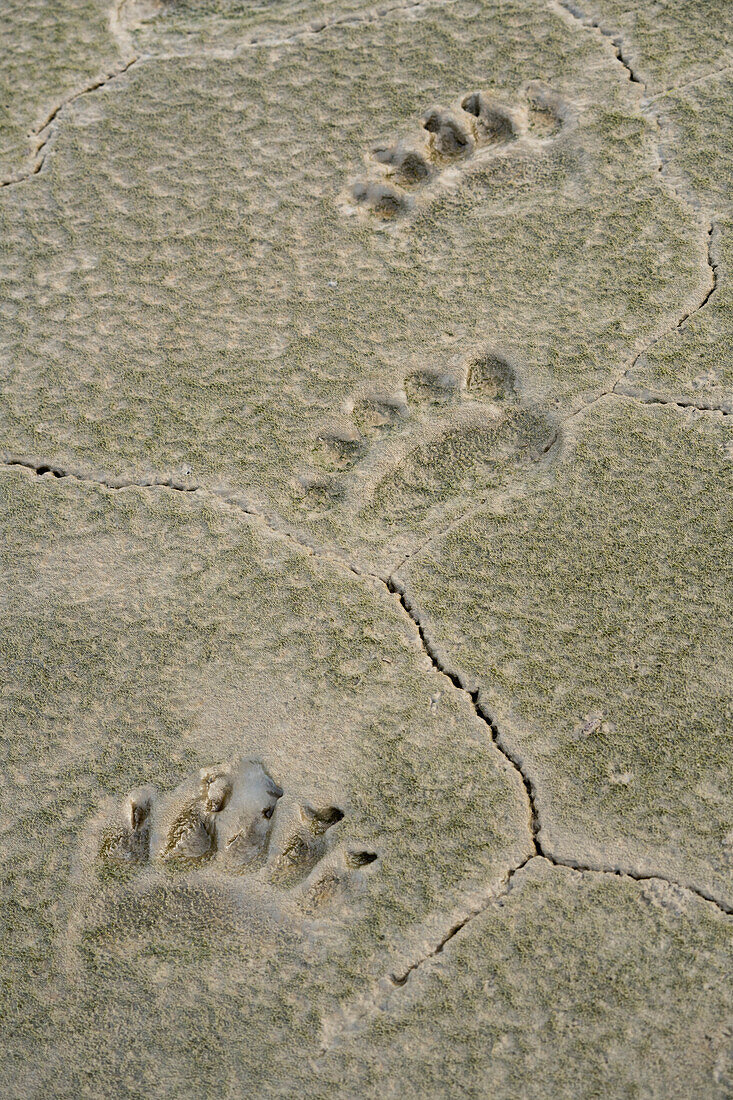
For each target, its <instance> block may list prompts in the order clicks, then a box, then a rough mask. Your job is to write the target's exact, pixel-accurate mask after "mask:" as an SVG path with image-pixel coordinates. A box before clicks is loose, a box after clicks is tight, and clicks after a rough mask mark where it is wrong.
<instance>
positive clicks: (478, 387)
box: [314, 350, 549, 504]
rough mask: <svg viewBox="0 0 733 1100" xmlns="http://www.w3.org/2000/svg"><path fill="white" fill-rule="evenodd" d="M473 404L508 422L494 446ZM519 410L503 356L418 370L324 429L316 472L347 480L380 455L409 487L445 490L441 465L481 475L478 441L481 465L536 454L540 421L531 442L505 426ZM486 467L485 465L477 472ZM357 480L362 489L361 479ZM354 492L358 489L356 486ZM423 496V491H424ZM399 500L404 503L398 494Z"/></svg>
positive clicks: (541, 434)
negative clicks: (347, 421) (348, 423)
mask: <svg viewBox="0 0 733 1100" xmlns="http://www.w3.org/2000/svg"><path fill="white" fill-rule="evenodd" d="M476 403H484V405H485V411H486V414H487V417H488V420H489V421H492V422H495V421H496V420H497V418H504V419H505V420H506V422H507V431H506V433H505V434H506V438H505V439H503V440H497V439H495V438H494V432H493V429H491V430H490V431H489V434H488V435H486V433H485V432H484V434H482V431H483V429H481V430H479V431H477V430H476V425H475V424H474V423H473V422H474V421H475V420H476V412H477V411H478V410H477V409H476ZM472 406H473V407H472ZM519 407H520V401H519V395H518V393H517V376H516V371H515V369H514V367H513V366H512V365H511V363H510V362H509V360H508V359H506V358H505V357H504V356H502V355H500V354H499V353H497V352H495V351H493V350H486V351H484V352H483V353H481V354H480V355H474V356H473V357H472V358H470V359H469V360H468V361H467V362H466V364H465V366H464V367H463V368H462V370H459V371H451V370H440V369H439V368H437V367H423V368H420V369H418V370H414V371H412V372H411V373H410V374H408V375H407V376H406V378H405V380H404V383H403V388H402V389H401V390H398V391H397V392H396V393H393V394H391V395H390V394H373V393H372V394H367V395H366V396H363V397H360V398H358V399H356V400H354V401H353V402H352V404H351V415H352V421H353V426H352V427H351V428H339V429H336V428H333V429H324V430H323V431H322V432H321V433H320V434H319V435H318V436H317V438H316V442H315V445H314V457H315V459H316V461H317V462H319V463H320V464H321V465H326V466H327V468H333V467H334V466H336V467H337V468H338V469H340V470H341V471H342V473H344V474H346V473H349V472H353V471H356V469H357V468H358V467H359V466H360V465H361V464H362V463H364V462H366V460H367V459H368V458H369V457H370V455H373V454H376V455H377V456H379V453H380V451H381V450H382V449H383V448H384V449H386V451H387V454H388V455H391V460H392V462H393V463H395V464H396V465H395V468H397V467H399V468H400V469H402V470H403V472H404V471H406V470H409V471H410V473H409V476H410V478H411V479H412V481H413V482H414V483H415V484H418V483H419V484H423V485H425V486H427V480H428V479H430V478H432V479H433V482H434V483H435V484H436V485H437V484H438V482H440V483H441V484H446V483H447V482H446V477H445V474H444V473H440V474H439V473H437V472H435V471H436V470H437V469H438V467H440V466H446V465H447V466H454V467H455V466H457V465H459V466H461V467H465V468H466V469H468V468H469V467H470V468H471V469H473V468H477V469H478V468H482V460H481V448H482V446H483V445H484V443H482V440H483V441H484V442H485V443H486V446H487V447H488V449H489V450H490V451H491V454H492V458H491V460H490V462H489V460H488V459H487V462H488V465H491V466H493V465H494V464H495V462H496V461H497V460H498V459H499V457H500V456H501V455H504V458H505V459H506V458H507V456H509V457H510V458H511V459H512V460H513V459H514V457H516V456H517V455H519V454H520V453H521V454H525V453H526V454H530V453H532V454H533V453H534V450H535V449H536V448H534V443H533V442H532V440H534V438H535V435H536V436H537V437H538V438H539V439H540V443H539V445H538V446H539V449H540V451H541V450H542V448H543V447H544V446H545V444H546V442H547V439H548V438H549V436H548V433H547V431H546V430H545V428H546V425H545V424H544V422H543V423H542V424H540V423H539V422H538V424H537V426H536V431H535V426H534V425H533V427H532V429H531V430H530V432H529V435H530V437H531V439H530V441H525V440H524V439H520V438H519V436H517V437H516V438H515V434H516V433H515V432H514V428H513V427H511V426H510V424H514V418H515V415H516V413H517V410H518V409H519ZM456 421H457V422H458V423H459V424H460V426H457V424H456ZM413 426H415V427H416V428H417V429H418V431H417V432H415V433H414V434H416V435H417V434H418V432H419V429H421V428H422V429H423V430H422V433H421V435H422V441H421V443H420V444H418V445H417V448H415V447H408V449H407V450H405V447H404V443H403V442H401V440H404V438H405V435H406V433H407V432H408V431H409V430H410V429H411V428H412V427H413ZM438 435H439V438H440V439H442V441H443V442H442V444H441V446H440V447H439V446H438V444H437V442H436V440H437V438H438ZM520 435H521V433H520ZM426 440H427V442H426ZM430 440H433V442H430ZM441 448H442V449H441ZM504 452H506V454H504ZM413 453H414V454H415V455H417V454H418V453H419V455H420V456H421V457H420V458H419V461H418V462H417V466H420V465H421V466H422V469H421V470H419V469H418V468H417V466H415V467H414V468H413V466H414V464H411V462H412V460H411V459H410V455H411V454H413ZM383 465H384V464H383V462H382V460H381V458H379V457H378V460H377V462H376V463H374V467H375V468H380V469H381V468H383ZM486 465H487V463H483V466H486ZM431 471H433V472H432V473H431ZM384 476H386V477H387V478H388V477H389V475H384ZM469 477H470V472H469V474H467V475H466V478H469ZM360 480H361V482H362V484H364V479H363V473H362V474H361V475H360ZM383 480H384V477H383ZM464 480H465V479H464ZM352 485H353V486H354V487H357V486H358V482H356V481H355V482H353V483H352ZM357 491H358V488H357ZM425 491H426V492H427V491H428V490H427V488H426V490H425ZM346 492H347V490H346V480H345V479H344V482H343V483H342V499H343V498H345V497H346ZM400 495H401V496H404V492H402V490H400ZM331 503H332V504H333V503H335V501H332V502H331Z"/></svg>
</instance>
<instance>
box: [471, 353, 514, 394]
mask: <svg viewBox="0 0 733 1100" xmlns="http://www.w3.org/2000/svg"><path fill="white" fill-rule="evenodd" d="M466 389H467V390H468V392H469V393H470V394H472V395H473V396H475V397H482V398H486V399H488V400H490V401H500V400H506V399H508V398H513V397H515V396H516V377H515V374H514V369H513V368H512V367H511V366H510V365H509V363H508V362H507V361H506V359H503V358H502V357H501V356H500V355H494V354H487V355H481V356H479V357H478V358H476V359H474V360H472V362H470V363H469V365H468V371H467V373H466Z"/></svg>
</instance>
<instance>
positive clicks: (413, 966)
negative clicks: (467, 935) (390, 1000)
mask: <svg viewBox="0 0 733 1100" xmlns="http://www.w3.org/2000/svg"><path fill="white" fill-rule="evenodd" d="M535 859H544V860H545V861H546V862H547V863H549V864H550V865H551V866H552V867H558V868H560V867H563V868H566V869H567V870H569V871H577V872H578V873H579V874H581V875H612V876H613V877H614V878H621V879H631V880H632V881H633V882H639V883H643V882H664V883H666V884H667V885H668V886H674V887H676V888H677V889H679V890H683V891H685V892H686V893H689V894H693V895H694V896H695V897H697V898H699V899H700V900H701V901H705V902H708V903H709V904H710V905H714V906H715V907H716V909H718V910H719V912H721V913H722V914H723V915H724V916H733V907H731V906H728V905H726V904H725V903H724V902H721V901H719V900H718V899H717V898H715V897H713V896H712V895H710V894H708V893H707V892H705V891H703V890H698V889H696V888H695V887H692V886H687V885H685V884H684V883H681V882H678V881H676V880H675V879H670V878H667V877H666V876H665V875H652V874H647V875H642V874H639V873H637V872H635V871H625V870H622V869H619V868H616V867H593V866H590V865H587V864H582V863H576V862H574V861H572V860H560V859H556V858H555V857H554V856H552V855H548V854H547V853H546V852H535V853H533V854H532V855H531V856H528V857H527V859H524V860H522V862H521V863H519V864H517V866H516V867H513V868H512V870H511V871H510V872H509V873H508V875H506V877H505V879H504V884H503V886H502V888H501V889H499V890H497V891H496V892H495V893H492V894H491V895H490V897H488V898H487V899H486V901H485V902H484V904H483V905H479V906H474V907H473V908H472V909H471V910H469V912H468V913H467V914H466V916H465V917H462V918H461V919H460V920H458V921H455V923H454V924H452V925H451V927H450V928H449V929H448V931H447V932H446V933H445V935H444V936H443V937H442V938H441V939H440V940H439V941H438V943H437V944H436V946H435V947H433V948H432V949H431V950H430V951H427V952H426V953H425V954H424V955H421V956H420V957H419V958H417V959H415V960H414V962H411V963H410V965H409V966H407V967H405V969H404V970H402V971H400V973H399V974H394V973H391V974H389V975H388V978H389V981H390V982H391V984H392V985H393V986H396V987H397V988H401V987H402V986H404V985H406V984H407V982H408V981H409V979H410V976H411V975H412V974H413V973H414V971H416V970H419V969H420V967H421V966H423V965H424V964H425V963H426V962H429V961H430V959H434V958H435V957H436V955H440V954H442V953H443V951H444V950H445V947H446V945H447V944H448V943H450V941H451V940H452V939H453V938H454V937H455V936H457V935H458V933H459V932H462V931H463V929H464V928H465V927H466V925H468V924H470V923H471V921H473V920H475V919H476V917H480V916H481V915H482V914H483V913H485V912H486V911H487V910H488V909H489V908H490V907H491V906H492V905H494V904H495V903H496V902H500V901H502V899H503V898H505V897H506V896H507V895H508V894H510V893H511V891H512V889H513V888H514V878H515V876H516V875H517V874H518V873H519V872H520V871H521V870H523V869H524V868H525V867H526V866H527V865H528V864H529V863H531V862H532V861H533V860H535Z"/></svg>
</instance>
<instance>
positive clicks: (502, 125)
mask: <svg viewBox="0 0 733 1100" xmlns="http://www.w3.org/2000/svg"><path fill="white" fill-rule="evenodd" d="M461 106H462V108H463V110H464V111H465V112H466V113H467V114H469V115H472V116H473V117H474V118H475V119H476V122H475V124H474V125H475V128H476V133H477V135H478V139H479V144H481V145H489V144H490V145H497V144H501V143H503V142H508V141H515V140H516V138H517V128H516V125H515V123H514V121H513V119H512V116H511V114H510V113H509V111H507V110H506V109H505V108H504V107H500V106H498V105H497V104H494V103H492V102H491V101H490V100H489V99H487V98H486V96H485V95H483V93H482V92H472V93H471V94H470V95H467V96H466V98H465V99H464V100H463V102H462V103H461Z"/></svg>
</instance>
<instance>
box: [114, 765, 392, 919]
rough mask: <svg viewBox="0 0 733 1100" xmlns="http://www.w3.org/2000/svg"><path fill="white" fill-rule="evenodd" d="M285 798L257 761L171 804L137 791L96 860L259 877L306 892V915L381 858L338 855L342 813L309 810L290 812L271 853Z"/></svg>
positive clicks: (222, 772) (204, 778) (210, 771)
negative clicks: (280, 810) (309, 910)
mask: <svg viewBox="0 0 733 1100" xmlns="http://www.w3.org/2000/svg"><path fill="white" fill-rule="evenodd" d="M284 796H285V791H284V790H283V788H282V787H280V786H279V785H278V784H277V783H276V782H275V781H274V779H273V778H272V777H271V776H270V775H269V774H268V773H267V771H266V770H265V768H264V767H263V766H262V764H260V763H258V762H257V761H252V760H240V761H237V762H235V763H232V764H220V765H216V766H214V767H211V768H204V769H202V770H201V772H200V773H199V776H198V780H197V782H195V783H194V781H191V780H188V781H187V782H186V783H184V784H182V785H181V787H179V788H177V790H176V791H174V793H173V795H172V796H170V797H168V798H166V797H164V796H159V795H158V794H157V793H156V791H155V790H154V789H153V788H152V787H140V788H137V789H136V790H134V791H132V792H131V793H130V795H129V796H128V798H127V800H126V801H125V803H124V806H123V807H122V808H121V811H119V812H118V815H117V821H116V822H113V823H112V824H111V825H108V826H107V827H106V828H105V829H104V830H103V833H102V839H101V843H100V844H99V848H98V852H99V858H100V860H101V861H102V864H103V865H104V866H106V867H108V868H114V869H117V870H119V869H123V868H124V869H127V870H129V871H130V872H135V871H139V870H141V869H142V868H144V867H147V868H149V869H150V868H153V869H154V868H158V869H159V870H165V871H167V872H168V873H179V874H180V873H185V872H187V871H192V870H195V869H198V868H201V867H204V866H206V867H207V868H210V869H211V870H212V871H213V872H214V873H215V874H221V875H226V876H227V877H231V876H237V877H240V876H241V877H242V880H243V881H244V879H245V878H246V876H248V875H255V874H257V875H258V876H259V878H260V880H262V881H264V882H265V883H266V884H268V885H269V886H271V887H273V888H277V889H293V888H294V887H296V886H300V885H301V884H303V887H304V891H305V893H304V897H303V899H302V901H303V904H305V905H306V907H309V908H313V907H314V906H319V905H320V904H325V903H326V902H327V901H328V900H331V899H333V898H334V897H335V896H336V894H337V893H338V892H340V891H341V890H342V889H344V888H345V887H346V885H347V880H348V879H349V877H353V876H354V875H355V874H358V873H359V872H360V871H361V870H362V869H363V868H365V867H368V866H369V865H370V864H371V863H374V862H375V861H376V860H377V859H378V856H377V853H376V852H372V851H369V850H366V849H360V848H357V849H347V850H345V851H344V852H340V851H336V850H335V844H336V841H337V840H338V830H337V829H334V827H335V826H337V825H338V824H339V823H340V822H341V821H343V819H344V816H345V815H344V811H343V810H341V809H340V808H339V807H337V806H321V807H316V808H314V807H313V806H311V805H309V804H307V803H305V804H303V805H300V806H298V807H297V809H295V808H294V807H292V806H291V807H290V812H289V817H288V818H287V820H286V822H285V824H284V828H283V829H282V830H281V832H282V837H281V839H279V842H278V843H277V844H273V847H274V849H275V850H274V851H273V852H270V846H271V838H272V834H273V831H275V826H276V824H277V810H278V805H279V804H280V801H281V799H283V797H284ZM327 857H328V858H327ZM324 861H325V862H324ZM321 863H324V869H325V873H324V874H323V875H320V874H319V867H320V865H321Z"/></svg>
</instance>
